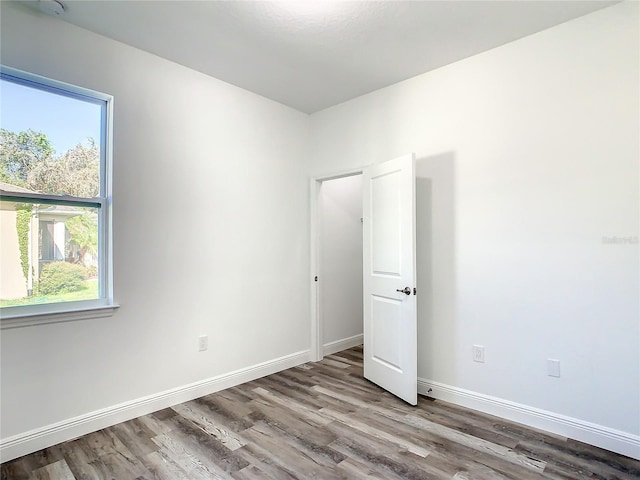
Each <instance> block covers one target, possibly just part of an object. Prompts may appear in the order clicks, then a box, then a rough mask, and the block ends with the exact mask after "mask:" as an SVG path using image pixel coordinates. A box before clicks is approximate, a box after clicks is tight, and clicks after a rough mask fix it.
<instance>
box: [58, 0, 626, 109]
mask: <svg viewBox="0 0 640 480" xmlns="http://www.w3.org/2000/svg"><path fill="white" fill-rule="evenodd" d="M61 1H62V3H63V4H64V5H65V10H66V11H65V13H64V14H63V15H62V16H61V17H59V18H61V19H62V20H65V21H67V22H70V23H73V24H76V25H79V26H81V27H84V28H86V29H88V30H92V31H94V32H97V33H100V34H102V35H105V36H107V37H110V38H113V39H115V40H119V41H121V42H124V43H127V44H129V45H132V46H134V47H137V48H140V49H142V50H146V51H148V52H151V53H154V54H156V55H159V56H161V57H164V58H166V59H169V60H172V61H174V62H177V63H179V64H182V65H185V66H187V67H190V68H193V69H195V70H198V71H200V72H203V73H206V74H208V75H211V76H213V77H216V78H218V79H221V80H224V81H226V82H229V83H231V84H234V85H237V86H238V87H242V88H245V89H247V90H250V91H252V92H255V93H258V94H260V95H263V96H265V97H268V98H271V99H273V100H276V101H278V102H281V103H283V104H285V105H289V106H291V107H293V108H296V109H298V110H301V111H303V112H307V113H313V112H316V111H318V110H322V109H324V108H327V107H330V106H332V105H335V104H337V103H340V102H344V101H346V100H349V99H351V98H354V97H357V96H359V95H363V94H365V93H368V92H371V91H374V90H377V89H379V88H382V87H385V86H388V85H391V84H393V83H396V82H399V81H401V80H405V79H407V78H410V77H413V76H415V75H418V74H421V73H424V72H427V71H429V70H433V69H435V68H438V67H441V66H443V65H446V64H449V63H452V62H455V61H457V60H460V59H463V58H466V57H469V56H471V55H475V54H477V53H480V52H483V51H485V50H488V49H491V48H494V47H496V46H498V45H502V44H505V43H508V42H511V41H513V40H516V39H518V38H521V37H524V36H527V35H530V34H532V33H535V32H538V31H540V30H543V29H546V28H549V27H551V26H553V25H557V24H559V23H562V22H565V21H567V20H570V19H573V18H576V17H579V16H581V15H585V14H587V13H589V12H592V11H594V10H598V9H600V8H603V7H605V6H608V5H611V4H612V3H616V2H611V1H573V0H572V1H526V0H512V1H413V2H409V1H366V2H363V1H357V2H344V1H342V2H340V1H332V2H326V1H304V0H299V1H289V2H253V1H226V2H223V1H86V0H85V1H75V0H61Z"/></svg>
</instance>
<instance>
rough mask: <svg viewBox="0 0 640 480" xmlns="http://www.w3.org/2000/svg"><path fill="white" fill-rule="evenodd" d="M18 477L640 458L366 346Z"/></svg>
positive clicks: (612, 470)
mask: <svg viewBox="0 0 640 480" xmlns="http://www.w3.org/2000/svg"><path fill="white" fill-rule="evenodd" d="M0 471H1V478H2V480H5V479H6V480H21V479H42V480H44V479H52V480H74V479H75V480H81V479H117V480H129V479H136V480H141V479H167V480H174V479H188V480H205V479H207V480H208V479H235V480H252V479H287V480H290V479H321V480H325V479H326V480H331V479H360V478H372V479H385V480H387V479H389V480H398V479H452V480H476V479H477V480H485V479H517V480H528V479H636V480H637V479H640V462H638V461H636V460H633V459H630V458H628V457H624V456H621V455H617V454H614V453H611V452H608V451H605V450H601V449H599V448H596V447H592V446H589V445H585V444H582V443H580V442H577V441H573V440H568V439H565V438H562V437H558V436H554V435H550V434H545V433H542V432H539V431H535V430H532V429H529V428H526V427H523V426H522V425H518V424H515V423H511V422H508V421H505V420H502V419H499V418H496V417H491V416H488V415H484V414H481V413H479V412H476V411H472V410H467V409H464V408H460V407H457V406H455V405H451V404H448V403H445V402H441V401H435V400H432V399H428V398H420V400H419V403H418V406H417V407H411V406H409V405H407V404H405V403H403V402H402V401H400V400H397V399H396V398H395V397H393V396H392V395H390V394H388V393H386V392H385V391H383V390H382V389H380V388H379V387H377V386H376V385H374V384H372V383H370V382H368V381H367V380H364V379H363V378H362V348H361V347H356V348H353V349H349V350H345V351H344V352H340V353H338V354H336V355H330V356H328V357H326V358H325V359H324V360H323V361H322V362H319V363H308V364H305V365H301V366H299V367H295V368H292V369H289V370H286V371H283V372H280V373H277V374H275V375H270V376H268V377H265V378H262V379H260V380H256V381H253V382H249V383H246V384H243V385H240V386H238V387H234V388H230V389H228V390H224V391H221V392H218V393H216V394H213V395H208V396H206V397H202V398H199V399H197V400H193V401H191V402H187V403H183V404H180V405H177V406H175V407H173V408H168V409H165V410H161V411H158V412H155V413H153V414H151V415H146V416H144V417H139V418H136V419H134V420H131V421H128V422H124V423H121V424H118V425H115V426H113V427H110V428H106V429H104V430H100V431H98V432H95V433H91V434H89V435H85V436H84V437H81V438H78V439H76V440H71V441H68V442H65V443H62V444H60V445H56V446H54V447H51V448H47V449H45V450H41V451H39V452H36V453H33V454H31V455H27V456H25V457H22V458H18V459H16V460H13V461H11V462H7V463H5V464H3V465H2V466H1V469H0Z"/></svg>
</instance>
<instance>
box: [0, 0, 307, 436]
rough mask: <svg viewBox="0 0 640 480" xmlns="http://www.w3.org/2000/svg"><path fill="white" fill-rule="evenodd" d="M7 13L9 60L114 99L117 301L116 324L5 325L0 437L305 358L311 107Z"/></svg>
mask: <svg viewBox="0 0 640 480" xmlns="http://www.w3.org/2000/svg"><path fill="white" fill-rule="evenodd" d="M1 8H2V12H1V13H2V24H1V27H2V28H1V30H2V38H1V40H2V42H1V44H2V50H1V55H2V63H3V64H5V65H7V66H11V67H15V68H18V69H23V70H26V71H29V72H33V73H37V74H40V75H44V76H47V77H50V78H54V79H57V80H61V81H65V82H69V83H72V84H76V85H80V86H82V87H86V88H90V89H94V90H98V91H101V92H105V93H108V94H111V95H113V96H114V97H115V103H114V108H115V114H114V115H115V117H114V118H115V120H114V128H115V131H114V168H113V170H114V182H113V185H114V208H113V237H114V246H113V247H114V248H113V250H114V258H115V263H114V277H115V299H116V301H117V302H118V303H119V304H120V305H121V307H120V309H119V311H117V312H116V313H115V315H114V316H113V317H112V318H99V319H93V320H86V321H78V322H69V323H61V324H52V325H43V326H37V327H29V328H20V329H11V330H3V331H2V338H1V341H2V344H1V347H2V351H1V352H2V353H1V365H2V375H1V378H2V380H1V382H2V383H1V392H2V393H1V395H2V398H1V399H2V410H1V413H0V417H1V418H2V426H1V428H2V431H1V435H2V438H3V439H7V438H9V437H13V436H16V435H18V436H19V435H21V434H24V433H25V432H28V431H30V430H32V429H39V428H41V427H46V426H49V425H52V424H54V423H55V422H64V421H66V420H68V419H70V418H75V417H77V416H81V415H85V414H87V413H90V412H96V411H98V410H100V409H104V408H107V409H108V408H110V407H112V406H114V405H119V404H122V403H123V402H125V403H126V402H130V401H132V400H135V399H139V398H142V397H145V396H153V395H156V394H157V393H158V392H165V391H167V390H171V389H175V388H179V387H181V386H184V385H187V384H191V383H192V382H199V381H202V380H204V379H208V378H211V377H215V376H217V375H222V374H226V373H229V372H234V371H236V370H239V369H243V368H246V367H250V366H254V365H258V364H261V363H262V362H270V361H273V360H274V359H279V358H281V357H286V356H288V355H292V354H295V353H297V352H303V353H304V355H302V356H298V357H295V358H308V353H306V352H307V351H308V348H309V321H308V318H309V312H310V309H309V301H310V300H309V295H308V293H307V289H306V285H308V283H307V281H308V275H309V239H308V236H309V234H308V201H309V200H308V198H309V197H308V171H307V166H306V164H305V161H304V158H305V154H306V147H307V146H308V123H307V122H308V120H307V115H304V114H302V113H300V112H297V111H294V110H292V109H290V108H288V107H284V106H282V105H280V104H277V103H275V102H272V101H270V100H267V99H265V98H262V97H259V96H257V95H254V94H252V93H249V92H247V91H244V90H241V89H239V88H236V87H233V86H231V85H229V84H226V83H224V82H221V81H218V80H216V79H213V78H210V77H207V76H205V75H202V74H200V73H197V72H195V71H193V70H189V69H187V68H184V67H182V66H180V65H177V64H174V63H171V62H168V61H166V60H163V59H161V58H159V57H156V56H153V55H150V54H147V53H145V52H142V51H140V50H136V49H133V48H130V47H128V46H125V45H123V44H120V43H117V42H114V41H111V40H109V39H106V38H104V37H101V36H98V35H95V34H92V33H90V32H87V31H85V30H82V29H79V28H77V27H74V26H72V25H69V24H67V23H65V22H62V21H59V20H57V19H54V18H50V17H48V16H45V15H41V14H40V13H39V12H35V11H32V10H30V9H28V8H26V7H22V6H21V5H18V6H16V5H14V4H11V3H8V2H2V5H1ZM303 286H304V287H303ZM202 334H207V335H209V350H208V351H206V352H201V353H200V352H198V340H197V338H198V336H199V335H202Z"/></svg>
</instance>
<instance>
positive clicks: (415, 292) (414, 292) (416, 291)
mask: <svg viewBox="0 0 640 480" xmlns="http://www.w3.org/2000/svg"><path fill="white" fill-rule="evenodd" d="M413 294H414V295H417V294H418V290H416V287H413Z"/></svg>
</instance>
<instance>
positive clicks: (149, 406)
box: [0, 350, 309, 462]
mask: <svg viewBox="0 0 640 480" xmlns="http://www.w3.org/2000/svg"><path fill="white" fill-rule="evenodd" d="M308 361H309V351H308V350H305V351H302V352H297V353H293V354H291V355H286V356H284V357H280V358H276V359H274V360H269V361H267V362H263V363H259V364H257V365H253V366H251V367H247V368H242V369H239V370H236V371H234V372H230V373H226V374H223V375H218V376H216V377H211V378H208V379H205V380H202V381H199V382H194V383H191V384H188V385H183V386H181V387H177V388H173V389H171V390H165V391H163V392H159V393H156V394H154V395H149V396H146V397H142V398H138V399H135V400H131V401H129V402H124V403H121V404H118V405H113V406H111V407H107V408H103V409H101V410H96V411H94V412H91V413H87V414H85V415H80V416H78V417H75V418H70V419H68V420H64V421H62V422H58V423H54V424H52V425H47V426H46V427H42V428H38V429H35V430H31V431H28V432H25V433H20V434H18V435H14V436H12V437H8V438H3V439H2V440H0V462H6V461H9V460H12V459H14V458H17V457H21V456H22V455H27V454H29V453H33V452H36V451H38V450H41V449H43V448H47V447H50V446H52V445H56V444H58V443H61V442H64V441H67V440H71V439H73V438H77V437H79V436H81V435H86V434H87V433H91V432H95V431H96V430H100V429H101V428H106V427H109V426H111V425H115V424H117V423H120V422H124V421H127V420H131V419H132V418H136V417H139V416H142V415H147V414H149V413H152V412H155V411H158V410H161V409H163V408H167V407H171V406H173V405H177V404H178V403H182V402H187V401H189V400H193V399H194V398H199V397H202V396H204V395H209V394H211V393H215V392H218V391H220V390H224V389H225V388H230V387H234V386H236V385H240V384H241V383H245V382H249V381H251V380H255V379H257V378H261V377H264V376H266V375H271V374H272V373H276V372H279V371H282V370H286V369H287V368H291V367H295V366H297V365H300V364H303V363H306V362H308Z"/></svg>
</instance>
